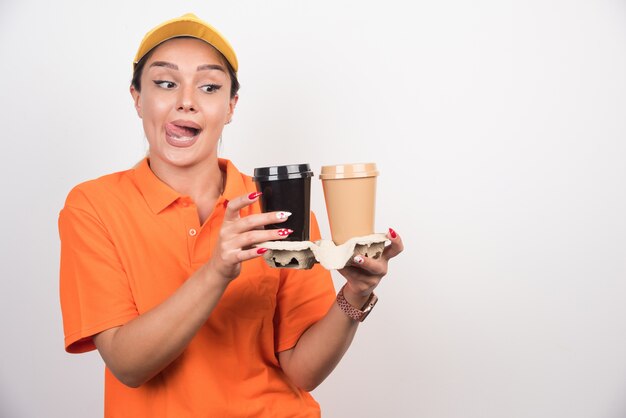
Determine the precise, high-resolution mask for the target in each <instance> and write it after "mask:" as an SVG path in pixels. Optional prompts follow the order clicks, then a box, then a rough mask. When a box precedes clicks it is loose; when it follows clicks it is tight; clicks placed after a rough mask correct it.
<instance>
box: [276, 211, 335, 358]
mask: <svg viewBox="0 0 626 418" xmlns="http://www.w3.org/2000/svg"><path fill="white" fill-rule="evenodd" d="M318 239H320V232H319V227H318V225H317V220H316V219H315V215H314V214H313V213H311V240H312V241H316V240H318ZM335 296H336V295H335V288H334V285H333V281H332V277H331V275H330V272H329V271H328V270H325V269H324V268H323V267H322V266H321V265H320V264H315V265H314V267H313V268H312V269H310V270H295V269H281V272H280V286H279V289H278V294H277V297H276V314H275V316H274V329H275V349H276V352H281V351H285V350H288V349H290V348H293V347H294V346H295V345H296V343H297V342H298V340H299V339H300V336H301V335H302V334H303V333H304V332H305V331H306V330H307V329H308V328H309V327H310V326H311V325H313V324H314V323H315V322H317V321H319V320H320V319H321V318H322V317H324V315H326V313H327V312H328V310H329V309H330V307H331V305H332V304H333V303H334V301H335Z"/></svg>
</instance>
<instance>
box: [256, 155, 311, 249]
mask: <svg viewBox="0 0 626 418" xmlns="http://www.w3.org/2000/svg"><path fill="white" fill-rule="evenodd" d="M311 177H313V171H311V168H310V167H309V165H308V164H292V165H281V166H271V167H259V168H255V169H254V178H253V180H254V182H255V183H256V186H257V190H258V191H259V192H262V193H263V194H262V195H261V197H260V203H261V210H262V211H263V212H273V211H286V212H291V216H290V217H289V218H288V219H287V220H286V221H285V222H281V223H278V224H272V225H266V226H265V229H279V228H289V229H292V230H293V233H292V234H290V235H289V236H288V237H287V238H285V240H287V241H308V240H309V228H310V217H311Z"/></svg>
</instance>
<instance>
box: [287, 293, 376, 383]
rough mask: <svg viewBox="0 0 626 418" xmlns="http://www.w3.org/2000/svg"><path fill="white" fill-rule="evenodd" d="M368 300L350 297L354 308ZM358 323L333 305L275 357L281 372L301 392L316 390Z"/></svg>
mask: <svg viewBox="0 0 626 418" xmlns="http://www.w3.org/2000/svg"><path fill="white" fill-rule="evenodd" d="M367 299H368V297H367V296H352V297H349V301H350V302H351V303H352V304H353V305H354V306H362V305H363V304H364V303H365V302H366V301H367ZM358 324H359V322H358V321H355V320H354V319H352V318H350V317H348V316H347V315H346V314H345V313H344V312H343V311H342V310H341V309H340V308H339V306H338V305H337V303H333V305H332V306H331V307H330V309H329V310H328V312H327V314H326V315H325V316H324V317H323V318H322V319H321V320H319V321H318V322H316V323H315V324H314V325H312V326H311V327H310V328H309V329H307V330H306V331H305V332H304V334H302V336H301V337H300V339H299V340H298V343H297V344H296V346H295V347H294V348H292V349H290V350H287V351H283V352H281V353H279V354H278V356H279V360H280V365H281V367H282V369H283V371H284V372H285V374H286V375H287V376H288V377H289V378H290V379H291V380H292V381H293V382H294V383H295V384H296V385H297V386H298V387H300V388H301V389H304V390H306V391H311V390H313V389H315V388H316V387H317V386H318V385H319V384H320V383H322V382H323V381H324V379H326V377H328V375H330V373H331V372H332V371H333V370H334V368H335V367H336V366H337V364H338V363H339V361H340V360H341V358H342V357H343V355H344V354H345V353H346V351H347V350H348V348H349V347H350V344H351V343H352V340H353V338H354V335H355V334H356V330H357V328H358Z"/></svg>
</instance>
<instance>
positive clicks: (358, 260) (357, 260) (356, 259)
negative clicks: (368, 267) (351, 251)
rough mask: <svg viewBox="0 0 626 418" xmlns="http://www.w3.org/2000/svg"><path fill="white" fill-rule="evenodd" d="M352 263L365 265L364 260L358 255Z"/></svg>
mask: <svg viewBox="0 0 626 418" xmlns="http://www.w3.org/2000/svg"><path fill="white" fill-rule="evenodd" d="M353 260H354V262H355V263H357V264H363V263H365V259H364V258H363V257H361V256H360V255H357V256H355V257H354V258H353Z"/></svg>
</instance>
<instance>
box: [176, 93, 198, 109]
mask: <svg viewBox="0 0 626 418" xmlns="http://www.w3.org/2000/svg"><path fill="white" fill-rule="evenodd" d="M179 91H180V95H179V98H178V106H177V109H178V110H179V111H181V112H195V111H196V105H195V103H194V97H193V91H192V89H190V88H184V89H180V90H179Z"/></svg>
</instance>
